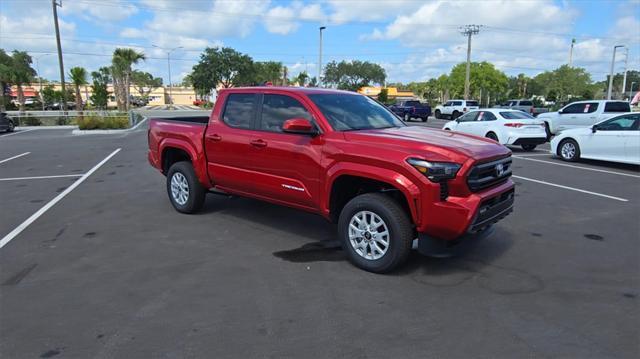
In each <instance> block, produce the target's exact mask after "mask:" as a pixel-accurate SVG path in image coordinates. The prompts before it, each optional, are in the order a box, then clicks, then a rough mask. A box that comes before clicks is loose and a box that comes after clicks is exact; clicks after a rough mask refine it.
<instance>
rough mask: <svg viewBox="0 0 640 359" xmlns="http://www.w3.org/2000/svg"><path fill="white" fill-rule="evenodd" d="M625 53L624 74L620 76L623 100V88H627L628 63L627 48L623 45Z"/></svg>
mask: <svg viewBox="0 0 640 359" xmlns="http://www.w3.org/2000/svg"><path fill="white" fill-rule="evenodd" d="M624 49H625V50H627V51H625V55H624V76H622V97H623V98H622V99H623V100H624V89H626V88H627V65H628V64H629V48H628V47H626V46H625V47H624Z"/></svg>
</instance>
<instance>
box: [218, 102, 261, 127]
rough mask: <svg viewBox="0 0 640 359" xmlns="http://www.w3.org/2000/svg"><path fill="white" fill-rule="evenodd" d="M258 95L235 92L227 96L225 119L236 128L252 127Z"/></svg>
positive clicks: (223, 116)
mask: <svg viewBox="0 0 640 359" xmlns="http://www.w3.org/2000/svg"><path fill="white" fill-rule="evenodd" d="M255 105H256V95H254V94H244V93H234V94H230V95H229V97H227V103H226V104H225V107H224V114H223V115H222V119H223V121H224V122H225V123H226V124H227V125H229V126H231V127H236V128H243V129H252V128H253V119H254V117H255Z"/></svg>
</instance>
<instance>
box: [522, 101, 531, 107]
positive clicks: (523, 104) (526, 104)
mask: <svg viewBox="0 0 640 359" xmlns="http://www.w3.org/2000/svg"><path fill="white" fill-rule="evenodd" d="M520 106H533V102H531V101H520Z"/></svg>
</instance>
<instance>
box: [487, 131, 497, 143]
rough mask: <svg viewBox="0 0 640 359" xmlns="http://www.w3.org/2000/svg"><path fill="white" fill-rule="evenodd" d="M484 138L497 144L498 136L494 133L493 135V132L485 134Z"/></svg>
mask: <svg viewBox="0 0 640 359" xmlns="http://www.w3.org/2000/svg"><path fill="white" fill-rule="evenodd" d="M484 137H486V138H488V139H491V140H494V141H496V142H498V135H496V134H495V133H493V132H489V133H487V134H486V135H485V136H484Z"/></svg>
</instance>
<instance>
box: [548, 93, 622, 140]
mask: <svg viewBox="0 0 640 359" xmlns="http://www.w3.org/2000/svg"><path fill="white" fill-rule="evenodd" d="M625 112H631V107H630V106H629V103H628V102H625V101H611V100H590V101H578V102H573V103H570V104H568V105H566V106H564V107H563V108H561V109H560V110H559V111H557V112H547V113H543V114H540V115H539V116H538V118H539V119H541V120H543V121H544V122H545V126H546V128H547V135H548V136H549V137H551V135H557V134H558V133H560V132H561V131H564V130H568V129H570V128H577V127H589V126H592V125H594V124H596V123H598V122H600V121H602V120H605V119H607V118H609V117H612V116H615V115H618V114H620V113H625Z"/></svg>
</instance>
